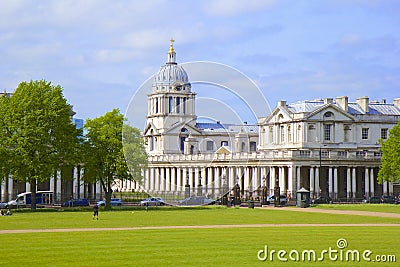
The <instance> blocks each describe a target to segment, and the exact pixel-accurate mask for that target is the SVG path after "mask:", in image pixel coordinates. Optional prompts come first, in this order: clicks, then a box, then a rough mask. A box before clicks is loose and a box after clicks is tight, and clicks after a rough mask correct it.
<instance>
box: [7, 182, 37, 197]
mask: <svg viewBox="0 0 400 267" xmlns="http://www.w3.org/2000/svg"><path fill="white" fill-rule="evenodd" d="M29 191H31V190H29ZM8 193H9V196H10V200H11V199H14V180H13V179H12V178H11V177H9V178H8Z"/></svg>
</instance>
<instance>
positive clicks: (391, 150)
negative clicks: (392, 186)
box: [378, 120, 400, 183]
mask: <svg viewBox="0 0 400 267" xmlns="http://www.w3.org/2000/svg"><path fill="white" fill-rule="evenodd" d="M380 144H381V146H382V147H381V151H382V159H381V165H380V168H379V172H378V182H379V183H382V182H383V181H389V182H395V181H399V180H400V120H399V123H398V124H397V125H396V126H394V127H393V128H392V129H391V130H390V131H389V138H388V139H387V140H386V141H384V140H380Z"/></svg>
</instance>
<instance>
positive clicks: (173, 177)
mask: <svg viewBox="0 0 400 267" xmlns="http://www.w3.org/2000/svg"><path fill="white" fill-rule="evenodd" d="M170 170H171V174H170V175H171V176H170V182H171V191H172V192H176V191H177V190H176V183H177V181H176V169H175V167H172V168H171V169H170Z"/></svg>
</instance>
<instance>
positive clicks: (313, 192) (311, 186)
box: [310, 167, 315, 197]
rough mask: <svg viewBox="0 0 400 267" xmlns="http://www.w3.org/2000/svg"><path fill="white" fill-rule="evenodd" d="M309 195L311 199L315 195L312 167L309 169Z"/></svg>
mask: <svg viewBox="0 0 400 267" xmlns="http://www.w3.org/2000/svg"><path fill="white" fill-rule="evenodd" d="M310 194H311V197H313V196H314V194H315V177H314V167H310Z"/></svg>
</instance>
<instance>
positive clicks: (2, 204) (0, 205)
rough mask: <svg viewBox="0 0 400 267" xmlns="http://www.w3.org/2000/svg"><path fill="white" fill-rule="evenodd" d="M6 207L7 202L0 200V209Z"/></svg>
mask: <svg viewBox="0 0 400 267" xmlns="http://www.w3.org/2000/svg"><path fill="white" fill-rule="evenodd" d="M6 208H8V203H7V202H1V203H0V209H6Z"/></svg>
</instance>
